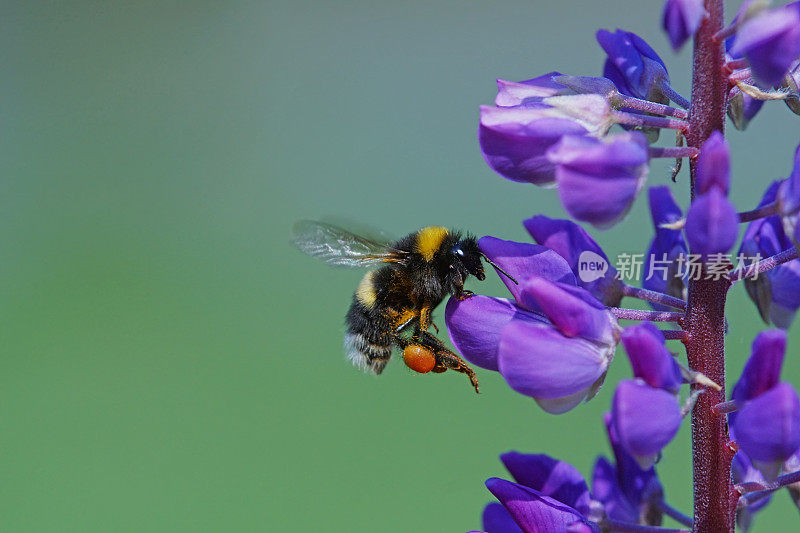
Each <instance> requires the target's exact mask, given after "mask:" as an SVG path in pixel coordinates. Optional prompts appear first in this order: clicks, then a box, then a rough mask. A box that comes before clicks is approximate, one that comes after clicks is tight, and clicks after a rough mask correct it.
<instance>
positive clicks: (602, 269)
mask: <svg viewBox="0 0 800 533" xmlns="http://www.w3.org/2000/svg"><path fill="white" fill-rule="evenodd" d="M662 21H663V28H664V30H665V31H666V33H667V35H668V37H669V41H670V43H671V44H672V47H673V48H674V49H675V50H676V51H677V50H679V49H680V48H681V47H683V45H684V44H685V43H686V42H687V41H689V40H690V39H694V55H695V61H694V72H693V74H694V76H693V85H692V100H691V101H689V100H687V99H686V98H684V97H683V96H681V95H680V94H679V93H678V92H677V91H676V90H675V89H674V88H673V87H672V86H671V82H670V77H669V73H668V70H667V67H666V65H665V63H664V61H663V60H662V59H661V58H660V57H659V55H658V54H657V53H656V52H655V51H654V50H653V49H652V48H651V47H650V46H649V45H648V44H647V43H646V42H645V41H644V40H643V39H642V38H640V37H639V36H637V35H636V34H634V33H631V32H628V31H623V30H616V31H615V32H610V31H606V30H600V31H599V32H598V33H597V41H598V43H599V44H600V46H601V48H602V49H603V51H604V52H605V54H606V56H607V57H606V60H605V64H604V66H603V71H602V73H603V75H602V77H585V76H570V75H563V74H561V73H559V72H556V71H553V72H549V73H547V74H544V75H541V76H538V77H534V78H531V79H528V80H524V81H521V82H512V81H506V80H498V82H497V89H498V92H497V97H496V98H495V105H493V106H482V107H481V108H480V122H479V128H478V139H479V143H480V148H481V152H482V153H483V156H484V159H485V160H486V162H487V163H488V165H489V166H490V167H491V168H492V169H493V170H494V171H496V172H497V173H498V174H500V175H501V176H503V177H505V178H507V179H509V180H512V181H516V182H521V183H531V184H534V185H538V186H551V187H554V188H555V189H556V190H557V194H558V197H559V200H560V202H561V204H562V206H563V208H564V210H565V211H566V213H567V214H568V215H569V216H570V217H571V218H572V219H574V220H576V221H579V222H584V223H587V224H589V225H591V226H593V227H595V228H598V229H605V228H609V227H612V226H614V225H616V224H618V223H619V222H621V221H622V220H623V219H624V218H625V215H626V214H627V213H628V211H629V210H630V208H631V206H632V204H633V202H634V201H635V199H636V198H637V196H638V195H639V193H640V192H641V191H642V189H643V188H644V187H645V184H646V182H647V181H648V179H650V180H652V179H653V178H652V176H651V177H649V176H648V173H649V163H650V159H652V158H658V157H663V158H672V159H675V160H676V161H677V163H676V167H675V168H674V170H673V173H672V176H671V178H672V180H671V181H672V182H675V181H676V176H677V174H678V172H679V171H680V167H681V162H682V160H684V159H688V161H689V164H690V172H691V180H690V187H691V190H690V192H691V198H692V201H691V204H690V205H689V206H688V209H687V210H686V214H685V216H684V214H683V211H682V210H681V208H680V207H679V205H678V204H677V202H676V201H675V199H674V198H673V195H672V192H671V189H670V185H667V184H665V183H669V182H670V179H669V178H670V176H665V178H667V179H664V180H663V182H664V183H661V184H654V185H651V186H650V187H649V188H648V193H649V194H648V196H649V204H650V211H651V214H652V220H653V225H654V236H653V238H652V241H651V242H650V245H649V248H648V251H647V254H646V256H645V269H647V270H651V271H652V270H653V269H655V268H656V265H657V266H658V269H659V270H660V271H661V275H657V276H650V277H648V278H647V279H646V281H644V282H643V283H642V287H634V286H631V285H628V284H626V283H624V282H623V281H622V280H621V279H620V276H618V275H617V272H616V271H615V269H614V268H613V267H612V266H611V265H610V262H609V261H608V257H607V256H606V254H605V253H604V252H603V250H602V248H601V247H600V246H599V245H598V243H597V242H596V241H595V240H594V239H593V238H592V237H591V236H590V234H589V233H588V232H587V231H586V230H585V229H584V228H582V227H581V226H580V225H578V224H577V223H575V222H572V221H570V220H557V219H551V218H548V217H545V216H543V215H537V216H533V217H531V218H528V219H526V220H524V221H523V225H524V227H525V229H526V230H527V231H528V233H529V234H530V235H531V237H532V239H533V241H535V244H534V243H520V242H512V241H506V240H501V239H498V238H495V237H483V238H482V239H480V241H479V246H480V248H481V250H482V252H483V253H484V254H485V255H486V257H487V258H489V259H490V260H491V261H492V262H493V263H494V264H496V265H497V266H498V267H500V268H502V269H503V271H505V272H506V273H508V274H509V275H510V276H511V277H513V278H514V279H515V280H517V282H518V283H512V282H511V281H510V280H509V279H508V278H507V277H501V279H503V281H504V283H505V284H506V286H507V288H508V290H509V292H510V297H506V298H499V297H491V296H484V295H473V296H470V297H468V298H466V299H458V298H451V299H450V301H449V302H448V304H447V307H446V312H445V319H446V324H447V329H448V332H449V334H450V338H451V341H452V343H453V345H454V346H455V348H456V349H457V350H458V351H459V352H460V353H461V355H462V356H463V357H464V358H465V359H466V360H468V361H470V362H471V363H473V364H475V365H477V366H479V367H482V368H484V369H487V370H492V371H496V372H498V373H499V374H500V375H501V376H502V377H503V379H504V380H505V381H506V382H507V384H508V385H509V387H510V388H511V389H513V390H514V391H516V392H518V393H520V394H523V395H525V396H529V397H530V398H533V399H534V400H535V401H536V403H537V404H538V405H539V406H540V407H541V408H542V409H544V410H545V411H547V412H548V413H552V414H563V413H566V412H568V411H570V410H572V409H575V408H576V407H578V406H579V405H580V404H581V403H582V402H585V401H589V400H591V399H592V398H594V397H595V396H596V395H597V394H598V392H599V391H600V389H601V387H602V385H603V382H604V380H605V378H606V374H607V372H608V369H609V366H610V365H611V364H612V361H613V358H614V354H615V351H616V349H617V347H618V345H619V344H622V345H623V347H624V350H625V352H626V353H627V356H628V360H629V362H630V366H631V374H632V375H631V377H630V378H629V379H624V380H622V381H620V382H619V383H617V384H616V385H615V388H614V392H613V396H612V398H611V402H610V403H611V408H610V411H609V413H608V414H607V415H606V418H605V424H606V428H607V431H608V436H609V440H610V442H611V446H612V449H613V452H614V457H615V463H611V462H609V461H607V460H606V459H604V458H602V457H601V458H600V459H598V461H597V463H596V465H595V469H594V474H593V479H592V485H591V490H590V488H589V486H588V485H587V483H586V482H585V481H584V479H583V478H582V476H581V475H580V473H579V472H578V471H577V470H576V469H575V468H574V467H572V466H571V465H569V464H567V463H564V462H562V461H559V460H556V459H553V458H551V457H549V456H546V455H526V454H521V453H516V452H512V453H507V454H504V455H502V456H501V460H502V461H503V463H504V465H505V466H506V468H507V469H508V471H509V473H510V474H511V477H512V478H513V479H514V481H513V482H512V481H506V480H502V479H497V478H492V479H489V480H488V481H487V482H486V486H487V488H488V489H489V491H490V492H491V493H492V494H493V495H494V496H495V497H496V498H497V500H498V502H499V503H491V504H489V505H488V506H487V507H486V509H485V510H484V514H483V529H484V530H485V531H486V532H488V533H506V532H519V531H522V532H526V533H528V532H540V531H548V532H549V531H553V532H591V531H641V532H648V531H649V532H654V531H686V530H675V529H662V528H660V527H659V526H660V525H661V523H662V518H663V516H664V515H667V516H670V517H672V518H673V519H674V520H676V521H678V522H679V523H681V524H683V525H684V526H685V527H689V528H693V530H694V531H702V532H706V531H708V532H711V531H715V532H716V531H732V530H733V527H734V522H735V521H736V522H738V524H739V526H740V527H741V528H742V529H743V530H747V528H748V527H749V525H750V523H751V522H752V519H753V516H754V514H755V513H756V512H757V511H758V510H759V509H761V508H763V507H764V506H765V505H766V504H767V503H768V502H769V501H770V498H771V495H772V493H773V492H775V491H777V490H780V489H783V488H786V489H788V491H789V492H790V494H791V495H792V496H793V498H794V501H795V502H796V503H797V504H798V508H800V399H799V398H798V394H797V392H796V390H795V389H794V387H793V386H792V385H791V384H790V383H788V382H782V381H780V369H781V364H782V361H783V357H784V352H785V348H786V334H785V331H784V330H786V329H787V328H789V326H790V325H791V322H792V319H793V318H794V315H795V313H796V311H797V309H798V308H800V259H798V249H799V248H800V146H799V147H798V149H797V152H796V153H795V156H794V161H793V164H792V166H791V170H790V171H789V173H788V176H787V177H785V178H783V179H777V180H776V181H774V182H772V183H771V184H770V185H769V186H768V187H767V188H766V191H765V193H764V196H763V198H762V200H761V202H760V203H759V204H758V205H757V206H756V207H755V208H753V209H751V210H749V211H741V212H740V211H738V210H737V209H736V207H735V206H734V204H733V202H732V201H731V200H730V199H729V193H730V190H731V176H732V172H731V163H730V148H729V146H728V143H727V141H726V139H725V137H724V134H723V132H724V124H723V122H722V119H723V118H724V115H725V113H727V115H728V117H729V118H730V119H731V121H732V123H733V125H734V126H735V127H736V128H737V129H739V130H743V129H745V127H746V126H747V124H748V122H749V121H750V120H752V119H753V117H754V116H755V114H756V113H757V112H758V110H759V109H760V108H761V107H762V105H763V104H764V103H765V102H768V101H773V100H782V101H783V102H785V103H786V105H787V106H788V107H789V109H790V110H791V111H792V112H794V113H795V114H800V100H799V98H800V96H798V86H799V85H800V1H796V2H792V3H790V4H788V5H785V6H780V7H773V8H771V7H769V6H768V3H767V2H760V1H752V0H750V1H745V2H744V4H743V5H742V7H741V9H740V10H739V12H738V13H737V14H736V15H735V17H734V18H733V19H732V21H731V23H730V24H729V25H728V26H724V24H723V12H722V2H721V1H720V0H705V1H702V0H667V1H666V2H665V4H664V8H663V16H662ZM673 105H674V106H673ZM617 126H619V128H617ZM663 129H671V130H674V132H675V135H674V137H671V138H674V139H675V143H674V145H672V146H654V143H656V142H657V141H658V140H659V137H660V136H659V132H660V131H661V130H663ZM665 137H667V136H661V138H662V140H663V139H664V138H665ZM798 140H800V138H799V139H798ZM742 223H747V227H746V230H745V232H744V236H743V238H742V239H741V241H739V233H740V232H739V228H740V224H742ZM737 241H738V242H739V248H738V250H739V257H740V259H739V261H738V264H733V263H731V262H730V261H722V260H721V259H720V258H722V257H724V256H725V255H726V254H729V253H730V252H731V251H733V250H734V249H735V248H736V244H737ZM689 254H692V255H695V256H697V257H700V258H701V267H702V268H703V269H704V270H711V269H713V268H716V269H722V271H723V273H724V274H725V275H724V276H722V277H721V278H720V279H715V280H712V281H708V279H707V278H706V279H697V280H695V279H689V278H688V277H687V276H686V273H685V272H683V271H682V270H681V268H680V267H681V264H682V262H684V261H685V259H686V257H687V255H689ZM742 258H743V259H742ZM748 258H752V259H748ZM739 281H742V282H743V284H744V285H745V288H746V290H747V293H748V295H749V296H750V298H751V299H752V300H753V302H754V303H755V306H756V308H757V310H758V312H759V314H760V315H761V318H762V319H763V320H764V322H766V323H767V324H772V325H774V326H776V327H777V328H780V329H770V330H766V331H763V332H761V333H760V334H759V335H758V336H757V337H756V339H755V341H754V342H753V348H752V356H751V358H750V359H749V361H748V362H747V365H746V366H745V369H744V371H743V372H742V374H741V376H740V378H739V380H738V382H737V383H736V385H735V387H734V388H733V392H732V393H731V395H730V398H726V396H725V382H724V356H725V352H724V336H725V334H726V331H727V328H728V324H727V320H726V318H725V315H724V308H725V298H726V295H727V292H728V289H729V288H730V287H731V286H733V285H734V284H735V283H736V282H739ZM626 297H632V298H637V299H640V300H643V301H646V302H647V303H649V304H650V306H651V307H652V310H642V309H627V308H622V307H620V305H621V302H622V300H623V298H626ZM623 320H633V321H638V323H636V324H634V325H629V326H627V327H623V325H621V324H620V321H623ZM656 323H666V324H672V325H671V326H667V327H666V328H664V329H662V328H659V327H658V326H656ZM676 340H677V341H680V342H681V343H683V345H684V346H685V347H686V351H687V360H686V363H681V362H679V359H678V357H677V356H676V355H675V354H673V353H672V350H671V349H670V347H669V346H668V343H669V342H670V341H676ZM690 413H691V415H692V418H693V431H694V435H693V452H694V458H695V470H694V488H695V508H694V518H690V517H687V516H684V515H683V514H682V513H680V512H678V511H677V510H675V509H673V508H672V507H670V506H669V505H668V504H667V503H666V502H665V500H664V491H663V489H662V487H661V484H660V483H659V481H658V478H657V476H656V473H655V465H656V463H657V462H658V461H659V460H660V459H661V456H662V451H663V449H664V447H665V446H666V445H667V444H668V443H669V442H670V441H672V439H673V438H674V437H675V435H676V434H677V433H678V430H679V428H680V426H681V424H682V421H683V420H684V418H686V417H687V416H688V415H689V414H690Z"/></svg>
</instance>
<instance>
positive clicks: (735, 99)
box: [727, 87, 791, 131]
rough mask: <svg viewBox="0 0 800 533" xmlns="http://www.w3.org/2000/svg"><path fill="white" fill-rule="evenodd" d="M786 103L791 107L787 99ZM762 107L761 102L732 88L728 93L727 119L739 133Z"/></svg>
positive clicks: (736, 88) (738, 89)
mask: <svg viewBox="0 0 800 533" xmlns="http://www.w3.org/2000/svg"><path fill="white" fill-rule="evenodd" d="M786 103H787V105H789V106H790V107H791V104H790V103H789V100H788V99H787V100H786ZM763 105H764V102H763V100H758V99H757V98H753V97H752V96H750V95H749V94H745V93H744V92H743V91H742V90H741V89H740V88H739V87H734V88H732V89H731V90H730V92H729V93H728V107H727V111H728V117H730V119H731V121H732V122H733V126H734V127H735V128H736V129H737V130H739V131H744V130H745V129H746V128H747V126H748V125H749V124H750V121H751V120H753V117H755V116H756V114H757V113H758V112H759V111H760V110H761V107H762V106H763Z"/></svg>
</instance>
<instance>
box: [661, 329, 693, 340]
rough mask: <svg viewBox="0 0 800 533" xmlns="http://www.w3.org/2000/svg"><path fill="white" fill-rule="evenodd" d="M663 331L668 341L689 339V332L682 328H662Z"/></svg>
mask: <svg viewBox="0 0 800 533" xmlns="http://www.w3.org/2000/svg"><path fill="white" fill-rule="evenodd" d="M661 333H662V334H663V335H664V338H665V339H667V340H668V341H687V340H689V334H688V333H686V332H685V331H683V330H681V329H662V330H661Z"/></svg>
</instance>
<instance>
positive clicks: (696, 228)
mask: <svg viewBox="0 0 800 533" xmlns="http://www.w3.org/2000/svg"><path fill="white" fill-rule="evenodd" d="M685 231H686V240H688V241H689V251H690V252H691V253H693V254H699V255H700V256H701V257H702V258H703V259H704V260H706V259H708V256H710V255H714V254H725V253H727V252H728V251H729V250H730V249H731V248H732V247H733V245H734V244H735V243H736V236H737V234H738V233H739V216H738V215H737V213H736V208H735V207H734V206H733V204H731V203H730V201H728V199H727V198H725V196H724V195H723V194H722V193H721V192H720V191H719V190H718V189H717V188H716V187H713V188H712V189H711V190H710V191H708V192H707V193H706V194H703V195H700V196H698V197H697V198H696V199H695V201H694V202H692V205H691V207H689V213H688V214H687V215H686V228H685Z"/></svg>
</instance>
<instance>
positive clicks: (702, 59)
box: [681, 0, 734, 533]
mask: <svg viewBox="0 0 800 533" xmlns="http://www.w3.org/2000/svg"><path fill="white" fill-rule="evenodd" d="M705 9H706V12H707V13H708V16H707V17H706V18H704V19H703V21H702V23H701V25H700V29H699V30H698V31H697V34H696V35H695V39H694V60H693V66H692V103H691V109H690V119H689V123H690V128H689V131H688V132H687V135H686V140H687V143H688V145H689V146H694V147H698V148H699V147H700V145H702V144H703V142H705V141H706V139H708V138H709V137H710V136H711V134H712V133H713V132H714V131H719V132H724V130H725V127H724V119H725V110H726V93H727V85H728V80H727V79H726V78H725V77H724V76H723V66H724V63H725V51H724V47H723V45H722V43H721V42H720V41H718V40H717V39H716V38H715V35H716V34H718V33H719V32H720V31H721V30H722V28H723V2H722V0H705ZM715 74H716V75H715ZM690 172H691V197H692V200H693V201H694V199H695V197H696V196H697V190H696V188H697V187H696V185H697V183H696V182H697V161H696V160H690ZM729 286H730V282H729V281H728V280H727V279H724V278H723V279H718V280H713V279H711V280H705V279H693V280H690V282H689V286H688V302H687V303H688V307H687V314H686V318H685V319H684V320H683V322H682V323H681V326H682V327H683V328H684V329H685V330H686V331H687V332H688V334H689V339H688V340H687V342H686V352H687V356H688V360H689V365H690V366H691V368H692V369H693V370H695V371H697V372H702V373H703V374H705V375H706V376H708V377H709V379H711V380H713V381H714V382H715V383H717V384H719V385H720V386H721V390H719V391H715V390H707V391H706V393H705V394H703V395H701V396H700V397H699V398H698V400H697V403H696V404H695V407H694V409H693V411H692V459H693V470H694V528H693V531H695V532H703V533H710V532H715V533H716V532H733V530H734V510H733V509H732V505H731V501H729V499H728V498H724V497H720V495H722V494H730V493H731V491H732V489H733V487H732V485H731V460H732V459H733V452H732V450H731V449H730V448H729V447H728V446H727V442H728V440H729V439H728V434H727V426H726V424H725V420H724V418H723V417H721V416H719V415H718V414H717V413H715V412H714V411H713V407H714V406H715V405H717V404H719V403H722V402H724V401H725V340H724V335H725V298H726V295H727V292H728V287H729ZM693 387H697V385H693Z"/></svg>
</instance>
